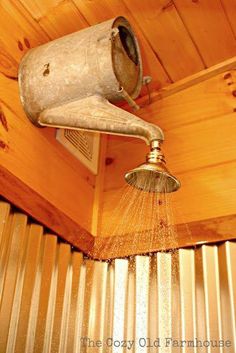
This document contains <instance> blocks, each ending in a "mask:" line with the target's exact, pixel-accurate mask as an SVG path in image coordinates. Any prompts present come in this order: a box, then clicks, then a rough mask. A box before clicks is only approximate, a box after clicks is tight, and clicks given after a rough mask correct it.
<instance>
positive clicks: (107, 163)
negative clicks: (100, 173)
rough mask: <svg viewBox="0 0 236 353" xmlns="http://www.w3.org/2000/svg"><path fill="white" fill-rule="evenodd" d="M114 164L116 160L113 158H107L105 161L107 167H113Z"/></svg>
mask: <svg viewBox="0 0 236 353" xmlns="http://www.w3.org/2000/svg"><path fill="white" fill-rule="evenodd" d="M113 162H114V159H113V158H111V157H107V158H106V160H105V164H106V165H111V164H112V163H113Z"/></svg>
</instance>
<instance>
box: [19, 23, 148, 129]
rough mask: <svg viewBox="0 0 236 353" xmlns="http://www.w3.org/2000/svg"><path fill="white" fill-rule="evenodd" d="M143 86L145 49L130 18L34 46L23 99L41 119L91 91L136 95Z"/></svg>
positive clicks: (23, 78) (22, 77)
mask: <svg viewBox="0 0 236 353" xmlns="http://www.w3.org/2000/svg"><path fill="white" fill-rule="evenodd" d="M141 85H142V62H141V55H140V50H139V46H138V42H137V39H136V37H135V35H134V33H133V31H132V28H131V26H130V24H129V22H128V21H127V20H126V19H125V18H124V17H117V18H115V19H112V20H109V21H106V22H103V23H100V24H98V25H95V26H92V27H89V28H86V29H84V30H81V31H79V32H76V33H72V34H70V35H67V36H64V37H62V38H59V39H56V40H54V41H51V42H49V43H47V44H44V45H42V46H39V47H37V48H33V49H31V50H30V51H29V52H28V53H27V54H26V55H25V57H24V58H23V60H22V62H21V64H20V68H19V86H20V96H21V101H22V103H23V106H24V109H25V111H26V113H27V115H28V117H29V118H30V119H31V120H32V121H33V122H34V123H36V124H37V123H38V117H39V114H40V113H41V112H42V111H44V110H45V109H48V108H52V107H57V106H60V105H63V104H64V103H68V102H71V101H73V102H74V101H78V100H81V99H83V98H86V97H89V96H94V95H99V96H102V97H104V98H105V99H108V100H109V101H110V102H114V101H116V100H119V99H122V98H123V97H125V96H126V97H128V99H130V98H131V100H132V99H135V98H136V97H137V96H138V94H139V92H140V88H141Z"/></svg>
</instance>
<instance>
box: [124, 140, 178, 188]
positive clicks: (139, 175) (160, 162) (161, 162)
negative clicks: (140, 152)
mask: <svg viewBox="0 0 236 353" xmlns="http://www.w3.org/2000/svg"><path fill="white" fill-rule="evenodd" d="M125 180H126V182H127V183H128V184H130V185H132V186H133V187H135V188H137V189H140V190H143V191H146V192H160V193H162V192H173V191H176V190H178V189H179V188H180V182H179V180H178V179H177V178H176V177H174V176H173V175H172V174H170V172H169V171H168V169H167V168H166V165H165V158H164V155H163V154H162V152H161V149H160V142H159V141H158V140H155V141H152V144H151V152H149V153H148V155H147V158H146V163H143V164H141V165H140V166H138V167H137V168H134V169H132V170H130V171H128V172H127V173H126V174H125Z"/></svg>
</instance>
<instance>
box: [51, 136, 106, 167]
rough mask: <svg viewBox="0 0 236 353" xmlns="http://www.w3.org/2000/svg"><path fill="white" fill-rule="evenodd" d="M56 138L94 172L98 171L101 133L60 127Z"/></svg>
mask: <svg viewBox="0 0 236 353" xmlns="http://www.w3.org/2000/svg"><path fill="white" fill-rule="evenodd" d="M56 139H57V140H58V141H59V142H60V143H61V144H62V145H63V146H64V147H66V149H67V150H68V151H70V152H71V153H72V154H73V155H74V156H75V157H76V158H77V159H79V160H80V162H82V163H83V164H84V165H85V166H86V167H87V168H88V169H89V170H90V171H91V172H92V173H94V174H97V173H98V159H99V145H100V134H99V133H92V132H88V131H80V130H68V129H58V130H57V134H56Z"/></svg>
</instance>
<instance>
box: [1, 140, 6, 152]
mask: <svg viewBox="0 0 236 353" xmlns="http://www.w3.org/2000/svg"><path fill="white" fill-rule="evenodd" d="M0 148H1V149H3V150H7V149H8V145H7V144H6V143H5V142H4V141H2V140H0Z"/></svg>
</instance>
